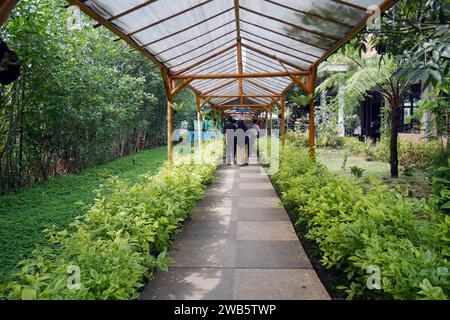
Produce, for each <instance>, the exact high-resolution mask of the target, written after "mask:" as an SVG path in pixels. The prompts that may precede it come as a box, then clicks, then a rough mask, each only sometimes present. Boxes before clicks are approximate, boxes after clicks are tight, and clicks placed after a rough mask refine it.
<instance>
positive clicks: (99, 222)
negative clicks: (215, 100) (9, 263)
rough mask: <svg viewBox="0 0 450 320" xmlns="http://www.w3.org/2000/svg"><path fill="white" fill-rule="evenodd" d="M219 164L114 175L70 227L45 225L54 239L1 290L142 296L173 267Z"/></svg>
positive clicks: (54, 295)
mask: <svg viewBox="0 0 450 320" xmlns="http://www.w3.org/2000/svg"><path fill="white" fill-rule="evenodd" d="M211 147H212V148H211V150H213V149H214V148H213V147H214V146H211ZM206 148H207V147H206ZM211 157H214V155H211ZM211 157H210V158H211ZM204 159H205V157H204ZM210 160H211V159H210ZM216 168H217V164H216V162H214V161H209V162H205V163H202V164H192V163H185V164H182V163H180V164H166V165H165V166H164V167H162V168H161V170H160V171H159V172H158V173H157V174H156V175H153V176H151V175H146V176H144V177H142V179H141V181H140V182H138V183H136V184H133V185H129V184H128V183H126V182H123V181H121V180H120V179H117V178H114V177H113V178H110V179H109V182H108V186H107V188H106V190H108V192H107V193H102V192H98V193H97V197H96V199H95V201H94V204H93V205H92V206H91V207H90V209H89V210H88V212H87V213H86V215H85V216H84V217H80V218H79V219H76V220H75V222H74V223H73V224H72V225H71V229H62V228H58V227H54V228H49V229H48V230H47V231H46V235H47V238H48V239H49V242H50V243H51V244H52V245H50V246H43V247H38V248H37V249H36V250H35V251H34V252H33V255H32V257H31V258H30V259H27V260H24V261H22V262H21V263H20V265H19V269H18V272H17V274H16V275H15V277H14V281H12V282H10V283H8V284H7V285H6V287H4V288H3V290H0V291H1V294H0V296H1V297H2V298H6V299H135V298H137V297H138V296H139V294H140V291H141V289H142V287H143V286H144V285H145V283H146V281H148V280H149V279H151V278H152V276H153V272H154V271H155V270H157V269H161V270H166V269H167V268H168V265H169V264H170V262H171V260H170V259H169V258H168V257H167V251H168V249H169V247H170V244H171V241H172V239H173V237H174V235H175V234H176V233H177V232H178V230H179V228H180V227H181V225H182V222H183V221H184V220H185V219H186V217H187V216H188V215H189V213H190V212H191V210H192V208H193V207H194V205H195V203H196V202H197V201H198V200H199V199H201V198H202V197H203V194H204V189H205V187H206V185H207V184H208V183H209V181H210V180H211V179H212V177H213V175H214V172H215V170H216ZM68 273H69V274H72V273H73V275H74V276H75V278H73V279H74V280H75V285H77V281H76V279H77V277H76V276H77V273H78V279H79V280H80V281H79V287H76V288H75V289H74V288H73V287H70V286H68V285H67V281H68V279H69V280H70V279H71V278H70V277H69V278H68Z"/></svg>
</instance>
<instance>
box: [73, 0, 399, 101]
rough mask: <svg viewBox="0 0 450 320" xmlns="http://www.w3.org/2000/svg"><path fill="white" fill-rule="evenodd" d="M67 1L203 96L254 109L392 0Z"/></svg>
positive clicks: (282, 90)
mask: <svg viewBox="0 0 450 320" xmlns="http://www.w3.org/2000/svg"><path fill="white" fill-rule="evenodd" d="M69 1H70V2H71V3H72V4H75V5H78V6H80V7H81V8H82V10H83V11H84V12H86V13H87V14H89V15H90V16H91V17H93V18H94V19H96V20H97V21H98V22H99V23H100V24H102V25H104V26H106V27H108V28H109V29H110V30H112V31H113V32H115V33H116V34H117V35H119V36H120V37H121V38H122V39H124V40H125V41H127V42H128V43H129V44H130V45H132V46H133V47H135V48H136V49H138V50H140V51H141V52H142V53H144V54H145V55H146V56H148V57H149V58H150V59H152V60H153V61H154V62H155V63H156V64H158V66H159V67H160V68H161V70H162V71H163V72H165V73H166V74H167V76H168V77H169V78H170V79H172V80H178V81H184V84H185V85H187V84H188V85H189V86H190V87H191V88H192V89H193V90H194V91H195V92H196V93H197V94H199V95H201V96H203V97H209V103H211V104H213V105H215V106H217V107H218V108H219V107H220V106H222V105H247V106H248V107H249V108H251V107H253V105H255V109H257V108H256V106H257V105H261V106H263V105H268V104H272V102H273V97H274V96H275V97H276V96H281V95H282V94H283V93H285V92H286V91H287V89H288V88H290V87H291V86H292V85H293V84H295V83H297V84H299V83H298V80H300V81H301V80H302V79H303V78H306V77H307V76H308V75H309V74H310V72H311V71H312V70H313V68H315V67H317V65H318V64H319V63H320V62H321V61H323V60H324V59H326V58H327V57H328V56H329V55H330V54H331V53H332V52H334V51H335V50H336V49H338V48H339V47H340V46H341V45H342V44H344V43H345V42H346V41H347V40H348V39H349V38H350V37H351V36H353V35H354V34H356V33H357V32H359V31H360V30H361V29H362V28H363V27H364V26H365V25H366V22H367V19H368V17H369V15H370V14H372V12H383V11H384V10H386V9H387V8H388V7H389V6H391V5H392V4H394V3H395V2H396V1H386V0H384V1H383V0H347V1H338V0H301V1H299V0H278V1H274V0H177V1H173V0H159V1H156V0H150V1H149V0H121V1H118V0H88V1H79V0H69ZM373 6H378V9H377V8H375V7H373ZM296 79H297V80H296ZM182 83H183V82H182ZM300 84H301V83H300ZM244 99H245V103H244Z"/></svg>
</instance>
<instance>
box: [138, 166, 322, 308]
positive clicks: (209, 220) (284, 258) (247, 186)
mask: <svg viewBox="0 0 450 320" xmlns="http://www.w3.org/2000/svg"><path fill="white" fill-rule="evenodd" d="M170 257H171V258H172V259H173V260H174V261H175V262H174V263H173V264H172V265H171V266H170V268H169V271H168V272H161V271H159V272H157V273H156V276H155V279H154V280H152V281H151V282H150V283H149V284H148V285H147V287H146V288H145V290H144V292H143V293H142V296H141V299H151V300H156V299H164V300H171V299H178V300H203V299H205V300H206V299H208V300H216V299H217V300H224V299H226V300H228V299H237V300H240V299H270V300H275V299H329V295H328V293H327V292H326V290H325V288H324V287H323V285H322V283H321V282H320V280H319V278H318V277H317V275H316V273H315V271H314V270H313V269H312V266H311V263H310V262H309V259H308V257H307V255H306V254H305V252H304V250H303V247H302V245H301V243H300V241H299V240H298V237H297V235H296V233H295V231H294V228H293V226H292V223H291V221H290V220H289V217H288V215H287V213H286V210H285V209H284V208H283V206H282V205H281V203H280V199H279V198H278V196H277V194H276V192H275V190H274V189H273V186H272V184H271V182H270V179H269V178H268V176H267V175H266V173H265V171H264V170H263V169H262V167H261V166H260V165H250V166H245V167H238V166H232V167H229V166H225V167H222V168H221V169H220V170H218V172H217V174H216V178H215V181H214V182H213V183H212V184H211V185H210V186H209V187H208V188H207V190H206V192H205V198H204V199H203V200H201V201H199V202H198V203H197V205H196V206H195V208H194V209H193V211H192V214H191V216H190V217H189V218H188V219H187V221H186V222H185V223H184V226H183V231H182V232H181V233H180V235H178V236H177V238H176V239H175V241H174V244H173V245H172V249H171V251H170Z"/></svg>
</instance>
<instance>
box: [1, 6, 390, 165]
mask: <svg viewBox="0 0 450 320" xmlns="http://www.w3.org/2000/svg"><path fill="white" fill-rule="evenodd" d="M156 1H157V0H149V1H145V2H143V3H141V4H139V5H136V6H135V7H133V8H130V9H128V10H126V11H124V12H121V13H119V14H116V15H114V16H112V17H110V18H108V19H106V18H103V17H102V16H100V15H99V14H98V13H97V12H95V11H94V10H92V9H91V8H90V7H89V6H87V5H86V4H85V2H86V1H85V0H68V2H70V3H71V4H72V5H76V6H78V7H80V8H81V10H82V11H83V12H84V13H85V14H87V15H88V16H90V17H91V18H93V19H94V20H96V21H97V22H98V25H97V26H100V25H102V26H104V27H106V28H107V29H109V30H110V31H111V32H113V33H114V34H116V35H117V36H118V37H119V38H120V39H122V40H123V41H125V42H126V43H128V44H129V45H130V46H132V47H133V48H134V49H136V50H137V51H139V52H141V53H142V54H143V55H144V56H146V57H147V58H148V59H149V60H151V61H153V62H154V63H155V64H156V66H158V68H159V69H160V71H161V75H162V78H163V81H164V86H165V90H166V94H167V129H168V136H167V140H168V142H167V148H168V159H169V161H172V151H173V142H172V139H173V135H172V132H173V127H172V115H173V101H174V97H175V96H176V95H177V94H178V93H179V92H180V91H181V90H182V89H184V88H189V89H190V90H192V91H193V92H194V94H195V96H196V104H197V113H198V117H197V121H198V123H199V126H198V127H199V128H200V125H201V121H202V120H203V116H202V108H203V107H204V106H205V105H206V104H208V103H210V104H211V101H212V100H213V99H224V101H221V102H220V103H215V104H214V103H212V104H211V107H212V108H213V109H214V110H218V112H222V113H224V111H230V110H233V109H235V108H248V109H249V110H254V111H255V112H257V113H265V117H266V127H267V126H268V119H267V118H268V112H270V127H271V128H272V112H271V111H272V110H273V106H274V105H276V106H278V108H280V110H281V122H282V125H281V141H282V144H284V143H285V99H286V92H287V91H288V90H289V89H290V88H292V87H293V86H294V85H297V86H299V87H300V88H301V89H302V90H303V91H304V92H305V93H306V94H311V95H313V96H314V91H315V84H316V79H317V67H318V65H319V64H320V63H321V62H322V61H324V60H325V59H326V58H327V57H328V56H330V55H331V54H332V53H334V52H335V51H336V50H337V49H339V48H340V47H341V46H342V45H343V44H345V43H346V42H347V41H348V40H349V39H350V38H351V37H353V36H354V35H355V34H356V33H358V32H359V31H361V30H362V29H363V28H364V27H365V26H366V23H367V19H368V18H369V17H370V15H367V16H366V17H365V18H364V19H362V20H360V21H359V22H358V24H356V25H350V24H348V23H345V22H343V21H342V19H338V18H334V17H328V16H325V15H321V14H320V12H314V13H313V12H308V11H303V10H299V9H296V8H291V7H289V6H287V5H285V4H282V3H278V2H276V1H272V0H265V1H266V2H267V3H270V4H272V5H275V6H278V7H280V8H283V10H291V11H293V12H296V13H297V14H301V15H305V16H309V17H314V18H317V19H320V20H322V21H329V22H333V23H335V24H337V25H340V26H343V27H347V28H351V30H350V32H348V33H347V34H346V35H345V36H344V37H342V38H338V37H336V36H333V35H331V34H327V33H324V32H320V31H318V30H313V29H311V28H308V27H305V26H303V25H299V24H296V23H294V22H291V21H284V20H282V19H280V18H277V17H275V16H271V15H267V14H264V13H262V12H257V11H255V10H253V9H251V8H246V7H243V6H242V5H240V4H239V0H234V6H233V7H232V8H229V9H227V10H225V11H222V12H219V13H216V14H214V15H211V16H209V17H207V18H206V19H204V20H202V21H198V22H196V23H195V24H193V25H191V26H190V27H188V28H184V29H182V30H178V31H176V32H173V33H171V34H168V35H165V36H163V37H160V38H157V39H154V40H152V41H151V42H149V43H145V44H143V45H142V44H138V42H136V41H135V39H134V38H133V36H134V35H136V34H137V33H139V32H141V31H144V30H147V29H149V28H151V27H153V26H155V25H158V24H160V23H163V22H165V21H168V20H170V19H172V18H175V17H178V16H180V15H182V14H184V13H186V12H188V11H190V10H193V9H194V8H198V7H201V6H203V5H206V4H207V3H210V2H211V1H212V0H204V1H202V2H200V3H198V4H196V5H194V6H192V7H190V8H186V9H184V10H181V11H179V12H176V13H174V14H172V15H170V16H167V17H164V18H163V19H160V20H158V21H155V22H152V23H150V24H148V25H144V26H142V27H140V28H139V29H137V30H133V31H131V32H128V33H125V32H124V31H122V30H121V29H120V28H118V27H117V26H116V25H115V24H114V22H115V21H116V20H117V19H120V18H122V17H125V16H127V15H129V14H132V13H134V12H136V11H138V10H140V9H142V8H145V7H146V6H149V5H151V4H152V3H154V2H156ZM330 1H332V2H335V3H336V4H339V5H342V6H345V7H348V8H351V9H352V10H357V11H363V12H365V13H366V11H367V9H366V8H364V7H361V6H358V5H356V4H353V3H350V2H348V1H341V0H330ZM17 2H18V0H4V1H3V2H2V4H1V5H0V25H2V24H3V23H4V22H5V20H6V19H7V17H8V16H9V15H10V13H11V11H12V9H13V8H14V7H15V5H16V4H17ZM395 2H397V1H396V0H384V1H383V2H381V4H380V5H379V7H380V11H381V12H383V11H385V10H387V9H388V8H389V7H391V6H392V5H393V4H394V3H395ZM241 11H245V12H246V13H251V14H254V15H257V16H259V17H263V18H265V19H269V20H271V21H275V22H276V23H280V24H283V25H286V26H288V27H291V28H293V29H296V30H299V31H302V32H305V33H308V34H310V35H313V36H316V37H319V38H320V39H324V41H325V39H326V40H327V41H333V42H334V45H333V46H331V47H327V46H324V45H322V44H321V43H313V42H311V41H309V40H306V39H299V38H296V37H292V36H291V35H289V34H283V33H281V32H279V31H276V30H272V29H269V28H267V27H266V26H263V25H258V24H255V23H252V22H250V21H247V20H244V19H241V17H240V13H241ZM228 12H234V20H231V21H224V23H223V24H221V25H220V26H218V27H215V28H213V29H210V30H207V31H206V32H204V33H203V34H199V35H195V36H194V37H191V38H189V39H186V40H184V41H183V42H181V43H178V44H176V45H172V46H170V47H169V48H166V49H164V50H163V51H160V52H159V53H158V54H155V53H152V52H151V51H150V50H148V48H149V46H151V45H153V44H154V43H158V42H160V41H163V40H165V39H168V38H170V37H173V36H175V35H177V34H180V33H181V32H184V31H186V30H188V29H189V28H194V27H196V26H198V25H200V24H202V23H205V22H206V21H210V20H211V19H214V18H217V17H220V16H222V15H224V14H226V13H228ZM232 23H234V24H235V30H233V31H235V32H236V38H235V39H233V40H232V41H228V42H226V43H224V44H221V45H220V46H218V47H215V46H213V45H212V44H211V43H207V44H203V45H202V47H206V46H208V45H209V46H211V49H209V50H208V51H206V52H204V53H203V54H201V55H199V56H196V57H195V58H190V59H189V60H188V61H184V60H183V61H182V62H179V63H177V64H176V65H173V66H171V67H170V68H169V67H168V65H167V63H168V62H169V61H171V60H175V59H177V58H179V57H182V56H184V55H186V54H188V53H189V52H185V53H181V54H178V56H176V57H172V58H170V59H166V60H163V59H161V58H159V56H160V54H162V53H164V52H166V51H168V50H171V49H173V48H175V47H178V46H181V45H183V44H185V43H188V42H191V41H194V40H196V39H198V38H199V37H202V36H203V35H205V34H207V33H211V32H214V31H216V30H218V29H219V28H222V27H224V26H228V25H230V24H232ZM241 24H245V25H252V26H253V27H255V28H259V29H261V30H264V31H266V32H270V33H273V34H276V35H277V36H280V37H282V38H288V39H290V40H291V41H295V42H298V43H303V44H305V45H309V46H311V47H315V48H318V49H322V50H326V52H325V54H323V55H321V56H317V55H315V54H314V53H313V52H308V51H304V50H299V49H296V48H293V47H291V46H287V45H285V44H282V43H280V42H278V41H276V40H275V41H274V40H273V39H267V38H266V37H264V36H262V35H258V34H255V33H252V32H249V31H248V30H244V29H242V27H241ZM241 31H243V33H244V34H241ZM230 33H232V32H228V33H227V35H228V34H230ZM224 36H225V35H224ZM250 37H253V38H256V39H259V40H261V42H262V41H266V42H267V41H269V42H271V43H272V44H276V45H277V47H278V48H268V47H267V45H264V44H262V43H256V42H255V40H252V39H250ZM216 40H218V39H216ZM242 40H245V42H243V41H242ZM256 44H257V45H258V46H259V48H257V47H256ZM197 49H199V48H197ZM244 49H245V50H247V52H251V53H253V54H254V55H255V56H256V57H258V63H259V64H260V66H265V67H266V68H270V69H271V70H274V71H270V72H259V71H262V69H261V68H258V67H257V66H254V65H253V63H254V62H255V61H256V60H255V58H251V57H249V59H250V60H251V61H252V63H248V65H249V66H250V67H249V68H247V69H249V70H251V72H246V71H244V66H243V50H244ZM266 49H267V50H268V49H270V51H272V52H278V53H282V54H284V55H285V56H289V57H293V58H295V59H297V60H298V61H301V62H306V63H310V64H311V60H309V59H308V58H307V57H300V56H298V55H300V54H301V55H303V56H308V57H311V58H315V59H316V61H315V62H314V63H312V64H311V66H310V67H309V68H304V67H302V66H300V65H297V64H294V63H292V62H290V61H286V60H285V59H281V58H280V57H278V56H275V55H273V54H271V53H269V52H267V51H266ZM233 50H234V51H235V52H234V53H233V54H232V55H231V56H230V57H229V58H227V59H225V60H224V59H223V57H224V54H225V56H226V55H228V54H229V53H230V52H233ZM284 50H289V52H288V51H284ZM234 54H235V59H236V61H235V63H236V65H237V73H227V72H226V71H227V70H229V69H230V68H231V66H233V64H234V63H231V62H230V63H228V64H227V65H225V66H221V67H220V68H218V69H216V71H214V72H208V73H192V70H195V69H196V68H197V67H199V66H201V65H204V64H207V63H210V62H212V61H213V60H215V59H218V60H219V61H220V64H222V63H224V62H226V61H227V60H228V61H229V60H231V59H232V58H234ZM198 58H200V60H196V59H198ZM221 58H222V60H223V61H221V60H220V59H221ZM191 60H196V62H195V63H192V64H190V65H187V66H184V65H186V63H188V62H189V61H191ZM262 60H265V61H264V62H262ZM255 63H256V62H255ZM178 66H184V67H182V69H180V70H178V71H174V70H173V69H174V68H175V67H178ZM275 70H276V71H275ZM218 79H225V80H226V79H229V81H225V82H223V83H220V84H216V85H213V86H209V85H205V86H202V87H201V89H200V90H199V89H196V88H194V86H193V83H195V81H200V80H202V81H209V80H218ZM267 79H272V80H273V79H281V80H273V81H274V82H273V83H274V84H273V85H272V86H271V87H270V88H269V86H268V85H267V84H268V82H267ZM286 79H288V80H289V82H286ZM275 82H277V83H278V85H276V84H275ZM285 83H286V84H287V83H288V85H285ZM235 84H237V93H236V92H234V90H233V91H232V92H228V90H227V87H230V86H234V85H235ZM244 85H245V86H250V87H252V88H255V92H252V93H246V92H245V90H244ZM281 87H283V89H282V90H281V89H280V90H279V89H278V88H281ZM256 88H257V89H256ZM248 99H251V100H252V101H254V102H255V103H254V104H253V103H248V102H246V100H248ZM267 100H269V102H266V101H267ZM309 124H310V125H309V149H310V155H311V157H312V158H314V156H315V151H314V146H315V142H314V139H315V138H314V136H315V134H314V131H315V128H314V98H313V99H311V101H310V103H309ZM199 140H200V141H199V142H200V143H201V135H200V139H199Z"/></svg>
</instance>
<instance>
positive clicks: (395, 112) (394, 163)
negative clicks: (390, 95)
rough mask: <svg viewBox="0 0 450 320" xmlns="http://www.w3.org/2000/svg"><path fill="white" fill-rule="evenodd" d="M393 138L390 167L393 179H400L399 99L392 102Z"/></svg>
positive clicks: (391, 138)
mask: <svg viewBox="0 0 450 320" xmlns="http://www.w3.org/2000/svg"><path fill="white" fill-rule="evenodd" d="M390 111H391V112H390V113H391V137H390V160H389V162H390V165H391V177H392V178H398V129H399V121H400V106H399V104H398V100H397V99H395V98H394V99H393V101H391V106H390Z"/></svg>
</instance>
